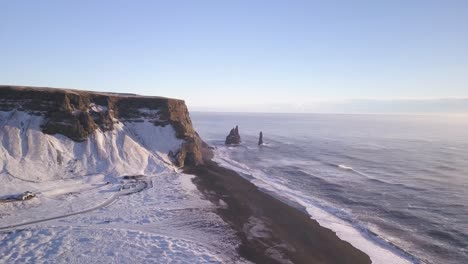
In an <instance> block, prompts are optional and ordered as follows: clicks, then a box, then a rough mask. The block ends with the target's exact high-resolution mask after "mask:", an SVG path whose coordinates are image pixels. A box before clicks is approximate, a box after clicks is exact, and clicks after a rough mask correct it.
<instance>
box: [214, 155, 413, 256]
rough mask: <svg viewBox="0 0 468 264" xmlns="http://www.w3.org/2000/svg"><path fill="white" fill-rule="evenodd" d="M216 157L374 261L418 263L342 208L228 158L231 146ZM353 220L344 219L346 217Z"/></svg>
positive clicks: (347, 167)
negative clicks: (295, 205)
mask: <svg viewBox="0 0 468 264" xmlns="http://www.w3.org/2000/svg"><path fill="white" fill-rule="evenodd" d="M214 160H215V161H216V162H218V163H219V164H220V165H222V166H224V167H227V168H229V169H232V170H235V171H237V172H239V173H241V175H242V174H246V175H249V176H251V177H252V178H253V179H250V180H251V182H252V183H253V184H255V185H256V186H257V187H259V188H261V189H265V190H267V191H269V192H272V193H274V194H276V195H277V196H279V197H282V198H286V199H288V200H290V201H292V202H296V203H297V204H299V205H301V206H303V207H304V208H306V211H307V213H308V214H309V215H310V216H311V218H312V219H315V220H316V221H317V222H319V224H320V225H321V226H323V227H326V228H329V229H331V230H333V231H334V232H336V234H337V236H338V237H339V238H340V239H342V240H345V241H347V242H349V243H351V244H352V245H354V246H355V247H356V248H358V249H360V250H362V251H363V252H365V253H366V254H367V255H369V257H370V258H371V260H372V262H373V263H395V264H399V263H417V262H418V261H417V260H415V259H413V258H412V257H410V256H409V255H408V254H406V253H405V252H403V251H401V250H399V249H398V248H396V247H395V246H393V245H391V244H390V243H389V242H387V241H385V240H384V239H382V238H380V237H377V236H375V235H372V234H371V233H369V232H368V231H367V229H366V228H364V227H363V226H360V225H359V224H358V223H352V219H351V217H350V216H349V214H348V213H347V212H346V211H344V210H342V209H337V208H333V207H331V206H328V205H326V203H325V202H324V201H320V200H318V199H317V198H314V197H310V196H308V195H305V194H303V193H301V192H300V191H297V190H293V189H291V188H288V187H287V186H285V185H284V184H282V183H281V182H279V181H277V180H275V179H272V178H271V177H269V176H268V175H266V174H265V173H263V172H262V171H260V170H254V169H252V168H250V167H248V166H247V165H245V164H243V163H240V162H237V161H235V160H233V159H231V158H230V157H229V149H226V148H219V149H217V150H216V151H215V158H214ZM338 166H339V167H340V168H342V169H347V170H353V168H352V167H349V166H346V165H338ZM343 218H344V219H347V220H350V221H347V220H344V219H343Z"/></svg>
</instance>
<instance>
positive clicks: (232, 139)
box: [224, 126, 241, 145]
mask: <svg viewBox="0 0 468 264" xmlns="http://www.w3.org/2000/svg"><path fill="white" fill-rule="evenodd" d="M240 142H241V137H240V134H239V127H238V126H236V127H235V128H233V129H231V132H229V135H227V137H226V141H225V142H224V143H225V144H226V145H238V144H240Z"/></svg>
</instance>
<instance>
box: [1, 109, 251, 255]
mask: <svg viewBox="0 0 468 264" xmlns="http://www.w3.org/2000/svg"><path fill="white" fill-rule="evenodd" d="M97 110H101V111H103V110H104V109H97ZM43 122H44V120H43V117H41V116H34V115H30V114H28V113H25V112H21V111H11V112H1V111H0V142H1V144H0V199H1V198H5V197H7V196H10V195H16V194H20V193H23V192H25V191H31V192H33V193H34V194H36V197H34V198H32V199H30V200H27V201H19V202H2V201H1V200H0V263H24V262H34V263H50V262H52V263H117V262H118V263H135V262H136V263H142V262H145V263H147V262H150V263H152V262H153V263H154V262H155V263H169V262H171V263H239V262H240V263H244V262H246V261H245V260H244V259H242V258H241V257H240V256H238V254H237V252H236V247H237V246H238V244H239V241H238V240H237V238H236V236H235V232H234V231H233V230H232V229H230V228H229V226H228V225H227V224H226V223H225V222H223V221H222V219H221V218H220V217H219V216H218V215H217V214H216V213H215V210H216V207H215V205H213V204H211V203H210V202H208V201H206V200H204V199H202V196H201V194H200V193H199V191H198V190H197V188H196V186H195V185H194V184H193V183H192V178H193V176H189V175H185V174H182V173H180V172H178V170H177V169H176V168H175V167H173V166H172V165H171V163H170V160H169V157H168V152H169V151H173V152H177V150H178V149H179V148H180V146H181V144H182V143H183V141H182V140H180V139H177V138H176V137H175V131H174V129H173V127H172V126H171V125H166V126H164V127H158V126H155V125H154V124H153V123H151V120H144V122H134V123H132V122H128V121H127V122H123V123H122V122H119V123H117V124H116V125H115V128H114V130H112V131H106V132H102V131H100V130H97V131H96V132H95V133H94V134H93V135H91V136H90V137H89V138H88V139H87V140H86V141H84V142H74V141H72V140H70V139H68V138H67V137H65V136H63V135H46V134H44V133H42V132H41V129H40V125H41V124H42V123H43ZM124 175H144V177H143V178H144V183H145V184H143V182H142V180H125V179H123V178H122V176H124ZM124 185H128V186H131V187H134V189H125V190H121V188H122V186H124ZM140 190H141V191H140ZM136 191H140V192H136ZM125 194H130V195H125Z"/></svg>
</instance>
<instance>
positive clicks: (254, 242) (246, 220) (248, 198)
mask: <svg viewBox="0 0 468 264" xmlns="http://www.w3.org/2000/svg"><path fill="white" fill-rule="evenodd" d="M186 172H187V173H189V174H194V175H196V176H197V177H196V178H195V179H194V183H195V184H196V185H197V187H198V189H199V190H200V191H201V192H202V193H203V194H204V195H205V196H206V197H207V198H208V199H209V200H210V201H212V202H213V203H215V204H217V205H219V208H218V210H217V213H218V214H219V215H220V216H221V217H222V218H223V219H224V221H226V222H227V223H229V224H230V225H231V227H232V228H233V229H234V230H236V231H237V234H238V236H239V238H240V240H241V246H240V247H239V253H240V254H241V255H242V256H243V257H245V258H246V259H248V260H250V261H253V262H255V263H291V262H292V263H371V260H370V258H369V257H368V256H367V255H366V254H364V253H363V252H361V251H360V250H358V249H356V248H354V247H353V246H352V245H351V244H349V243H348V242H345V241H343V240H341V239H339V238H338V237H337V235H336V234H335V233H334V232H332V231H331V230H329V229H327V228H324V227H321V226H320V225H319V224H318V222H317V221H315V220H313V219H311V218H310V217H309V216H308V215H307V214H306V213H305V212H302V211H301V210H299V209H297V208H294V207H292V206H290V205H287V204H286V203H284V202H282V201H280V200H278V199H276V198H274V197H272V196H270V195H268V194H266V193H264V192H262V191H260V190H259V189H258V188H257V187H256V186H255V185H253V184H252V183H250V182H249V181H248V180H246V179H244V178H242V177H241V176H240V175H239V174H237V173H236V172H234V171H232V170H229V169H226V168H223V167H221V166H219V165H218V164H217V163H215V162H213V161H207V162H206V164H205V165H203V166H199V167H195V168H190V169H187V170H186Z"/></svg>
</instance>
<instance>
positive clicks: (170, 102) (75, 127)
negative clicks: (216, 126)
mask: <svg viewBox="0 0 468 264" xmlns="http://www.w3.org/2000/svg"><path fill="white" fill-rule="evenodd" d="M13 110H17V111H24V112H28V113H30V114H32V115H40V116H43V117H44V123H43V124H42V125H41V129H42V132H43V133H46V134H62V135H64V136H66V137H68V138H70V139H71V140H73V141H78V142H80V141H85V140H87V139H88V137H89V136H90V135H91V134H93V132H94V131H96V130H97V129H100V130H102V131H109V130H113V128H114V126H115V125H116V124H118V123H119V122H143V121H145V120H146V121H148V120H149V121H150V122H152V123H153V124H154V125H155V126H167V125H170V126H172V127H173V128H174V130H175V132H176V135H175V136H176V137H177V138H179V139H182V140H183V142H184V143H183V144H182V146H181V148H180V150H179V151H178V152H177V153H173V158H174V162H175V164H177V165H178V166H181V167H182V166H196V165H200V164H203V152H204V151H205V152H207V151H208V152H209V150H207V149H206V147H205V149H204V147H203V146H204V144H203V143H204V142H203V141H202V140H201V138H200V137H199V135H198V134H197V133H196V132H195V130H194V129H193V126H192V122H191V120H190V116H189V112H188V109H187V106H186V105H185V102H184V101H183V100H177V99H171V98H165V97H156V96H140V95H135V94H117V93H102V92H90V91H80V90H72V89H52V88H42V87H19V86H0V111H13Z"/></svg>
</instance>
